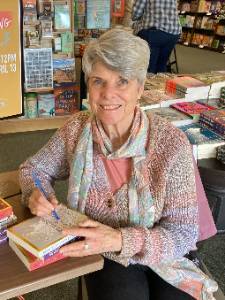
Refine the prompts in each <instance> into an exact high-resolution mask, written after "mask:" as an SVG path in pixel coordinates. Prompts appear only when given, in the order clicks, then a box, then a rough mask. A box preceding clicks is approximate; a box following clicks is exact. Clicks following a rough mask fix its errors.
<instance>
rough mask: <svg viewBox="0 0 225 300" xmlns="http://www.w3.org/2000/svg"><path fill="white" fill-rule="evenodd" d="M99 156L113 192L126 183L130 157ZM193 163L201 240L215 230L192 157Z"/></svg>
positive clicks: (130, 170)
mask: <svg viewBox="0 0 225 300" xmlns="http://www.w3.org/2000/svg"><path fill="white" fill-rule="evenodd" d="M100 156H101V159H102V161H103V163H104V166H105V170H106V173H107V176H108V180H109V184H110V186H111V191H112V193H113V194H114V193H115V192H116V191H117V190H118V189H120V188H121V187H122V186H123V185H124V184H125V183H128V181H129V178H130V176H131V172H132V160H131V158H120V159H112V160H109V159H107V158H105V157H104V156H103V155H100ZM193 163H194V170H195V182H196V192H197V200H198V210H199V241H202V240H205V239H208V238H209V237H211V236H213V235H215V234H216V232H217V230H216V226H215V224H214V221H213V217H212V213H211V210H210V208H209V204H208V200H207V198H206V194H205V191H204V188H203V185H202V181H201V178H200V175H199V171H198V168H197V165H196V163H195V160H194V159H193Z"/></svg>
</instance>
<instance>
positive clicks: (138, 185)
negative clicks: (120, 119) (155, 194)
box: [68, 108, 154, 227]
mask: <svg viewBox="0 0 225 300" xmlns="http://www.w3.org/2000/svg"><path fill="white" fill-rule="evenodd" d="M148 129H149V120H148V118H147V116H146V115H145V113H143V112H142V111H141V110H140V109H139V108H136V110H135V116H134V120H133V124H132V127H131V130H130V135H129V137H128V139H127V141H126V142H125V143H124V144H123V145H122V146H121V147H120V148H119V149H117V150H116V151H113V146H112V144H111V141H110V140H109V138H108V136H107V135H106V133H105V131H104V129H103V127H102V125H101V122H100V121H99V120H98V119H97V118H96V117H95V116H91V117H90V118H89V120H88V121H87V123H86V125H85V127H84V129H83V131H82V133H81V135H80V137H79V140H78V143H77V147H76V150H75V155H74V159H73V163H72V168H71V174H70V181H69V193H68V201H69V205H70V207H72V208H74V209H77V210H79V211H80V212H82V213H84V212H85V206H86V199H87V197H88V191H89V188H90V185H91V182H92V174H93V141H95V142H97V143H98V145H99V148H100V150H101V152H102V154H103V155H104V156H105V157H106V158H107V159H117V158H132V160H133V171H132V175H131V178H130V181H129V183H128V198H129V221H130V224H131V225H141V226H146V227H151V226H152V224H153V219H154V207H153V199H152V196H151V192H150V189H149V182H148V175H147V171H146V162H145V158H146V149H145V148H146V144H147V139H148ZM144 170H145V171H144Z"/></svg>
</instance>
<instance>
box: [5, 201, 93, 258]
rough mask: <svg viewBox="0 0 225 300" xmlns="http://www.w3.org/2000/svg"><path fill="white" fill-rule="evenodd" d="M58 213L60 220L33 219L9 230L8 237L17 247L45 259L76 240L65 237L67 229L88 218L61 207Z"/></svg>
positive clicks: (72, 237) (58, 208) (49, 217)
mask: <svg viewBox="0 0 225 300" xmlns="http://www.w3.org/2000/svg"><path fill="white" fill-rule="evenodd" d="M56 212H57V214H58V215H59V217H60V220H55V219H54V217H53V216H52V215H49V216H46V217H43V218H41V217H33V218H30V219H28V220H25V221H23V222H21V223H19V224H17V225H14V226H12V227H10V228H9V229H7V236H8V238H9V240H12V241H13V242H15V243H16V244H17V245H19V246H21V247H22V248H24V249H25V250H27V251H29V252H30V253H31V254H33V255H34V256H36V257H38V258H42V259H44V257H45V256H46V255H48V253H50V252H52V251H57V250H59V249H60V247H62V246H63V245H65V244H67V243H69V242H70V241H72V240H75V239H76V237H74V236H72V235H67V236H64V235H63V234H62V230H63V228H65V227H67V228H68V227H72V226H76V225H78V224H79V223H80V222H82V221H84V220H86V219H87V216H85V215H83V214H81V213H79V212H77V211H75V210H72V209H69V208H67V207H66V206H64V205H59V206H58V207H57V208H56Z"/></svg>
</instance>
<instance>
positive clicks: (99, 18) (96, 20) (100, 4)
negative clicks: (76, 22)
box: [86, 0, 111, 29]
mask: <svg viewBox="0 0 225 300" xmlns="http://www.w3.org/2000/svg"><path fill="white" fill-rule="evenodd" d="M110 7H111V1H110V0H87V20H86V22H87V24H86V25H87V29H101V28H102V29H106V28H110Z"/></svg>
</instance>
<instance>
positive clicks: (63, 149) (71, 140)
mask: <svg viewBox="0 0 225 300" xmlns="http://www.w3.org/2000/svg"><path fill="white" fill-rule="evenodd" d="M82 119H85V116H84V115H82V114H80V115H79V113H78V116H75V115H74V116H73V117H72V118H70V119H69V120H68V121H67V122H66V123H65V125H64V126H63V127H62V128H60V129H59V130H57V131H56V133H55V134H54V135H53V136H52V137H51V138H50V140H49V142H48V143H47V144H46V145H45V146H44V147H43V148H41V149H40V150H39V151H38V152H37V153H36V154H35V155H34V156H32V157H30V158H28V159H27V160H26V161H25V162H24V163H23V164H21V166H20V169H19V171H20V172H19V173H20V185H21V189H22V203H23V204H25V205H27V203H28V199H29V197H30V195H31V193H32V191H33V189H34V187H35V185H34V182H33V179H32V172H34V173H35V174H36V176H37V177H38V178H39V179H40V181H41V183H42V186H43V188H44V189H45V190H46V192H47V194H48V195H50V194H54V189H53V186H54V182H55V181H56V180H63V179H67V178H68V177H69V172H70V162H71V159H72V158H71V156H72V153H73V151H74V146H75V143H76V136H77V135H78V131H79V128H80V127H81V126H79V125H80V123H81V122H82Z"/></svg>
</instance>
